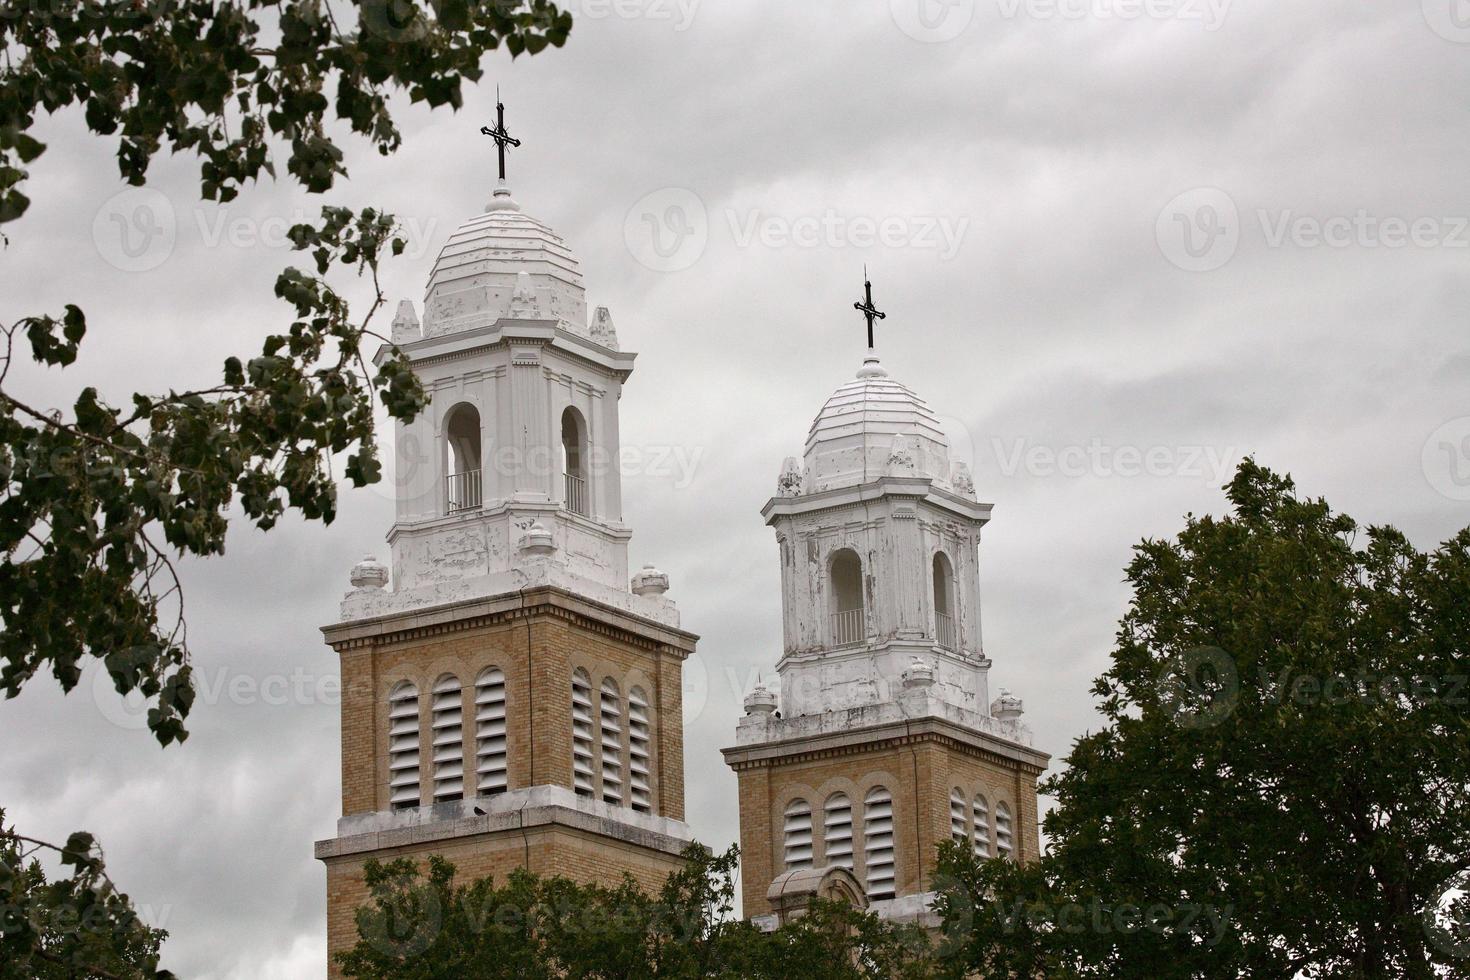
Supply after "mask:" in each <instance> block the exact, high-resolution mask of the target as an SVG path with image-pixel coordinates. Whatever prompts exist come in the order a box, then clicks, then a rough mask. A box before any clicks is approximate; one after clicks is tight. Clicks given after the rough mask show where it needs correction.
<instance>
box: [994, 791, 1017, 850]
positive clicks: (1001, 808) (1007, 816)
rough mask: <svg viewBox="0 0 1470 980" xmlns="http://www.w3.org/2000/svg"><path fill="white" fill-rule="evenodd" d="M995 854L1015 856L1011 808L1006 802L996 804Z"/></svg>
mask: <svg viewBox="0 0 1470 980" xmlns="http://www.w3.org/2000/svg"><path fill="white" fill-rule="evenodd" d="M995 856H996V857H1003V858H1014V857H1015V851H1014V849H1013V848H1012V847H1011V808H1010V807H1008V806H1006V805H1005V804H1004V803H997V804H996V805H995Z"/></svg>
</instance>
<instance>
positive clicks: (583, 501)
mask: <svg viewBox="0 0 1470 980" xmlns="http://www.w3.org/2000/svg"><path fill="white" fill-rule="evenodd" d="M567 510H569V511H571V512H572V513H573V514H581V515H582V516H583V517H586V516H587V481H586V480H584V479H582V478H581V477H580V476H573V475H572V474H570V473H568V474H567Z"/></svg>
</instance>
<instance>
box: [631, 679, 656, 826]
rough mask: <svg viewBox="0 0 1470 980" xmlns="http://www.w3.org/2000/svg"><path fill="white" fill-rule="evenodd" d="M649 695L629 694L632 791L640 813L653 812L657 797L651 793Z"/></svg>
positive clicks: (634, 690) (638, 689)
mask: <svg viewBox="0 0 1470 980" xmlns="http://www.w3.org/2000/svg"><path fill="white" fill-rule="evenodd" d="M651 741H652V740H651V738H650V737H649V724H648V695H646V694H644V693H643V688H641V687H635V688H632V689H631V690H629V691H628V791H629V796H630V801H631V803H632V805H633V809H635V810H637V811H638V812H639V813H651V812H652V811H653V795H652V793H650V792H649V787H648V771H649V744H650V742H651Z"/></svg>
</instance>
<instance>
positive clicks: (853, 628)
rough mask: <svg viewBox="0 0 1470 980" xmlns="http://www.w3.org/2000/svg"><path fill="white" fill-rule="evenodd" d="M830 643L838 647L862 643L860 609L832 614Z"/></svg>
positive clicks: (861, 613) (861, 612) (861, 614)
mask: <svg viewBox="0 0 1470 980" xmlns="http://www.w3.org/2000/svg"><path fill="white" fill-rule="evenodd" d="M832 642H833V643H834V644H835V645H837V646H840V647H843V646H849V645H851V644H854V643H861V642H863V610H862V607H858V608H857V609H844V610H842V611H841V612H835V613H833V614H832Z"/></svg>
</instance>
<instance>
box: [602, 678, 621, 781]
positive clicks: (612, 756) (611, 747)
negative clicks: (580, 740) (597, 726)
mask: <svg viewBox="0 0 1470 980" xmlns="http://www.w3.org/2000/svg"><path fill="white" fill-rule="evenodd" d="M601 712H602V802H604V803H611V804H612V805H613V806H622V804H623V699H622V698H621V697H619V696H618V685H617V682H615V681H614V680H613V679H612V678H611V677H609V678H607V679H606V680H604V681H603V682H602V709H601Z"/></svg>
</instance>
